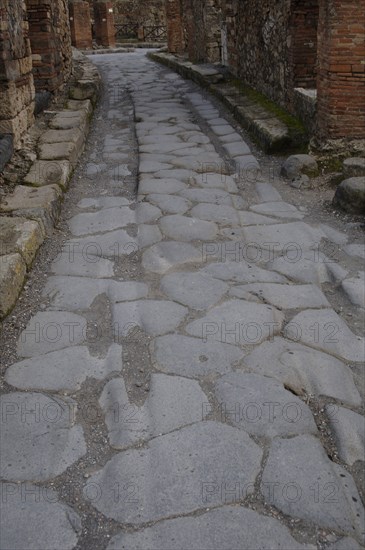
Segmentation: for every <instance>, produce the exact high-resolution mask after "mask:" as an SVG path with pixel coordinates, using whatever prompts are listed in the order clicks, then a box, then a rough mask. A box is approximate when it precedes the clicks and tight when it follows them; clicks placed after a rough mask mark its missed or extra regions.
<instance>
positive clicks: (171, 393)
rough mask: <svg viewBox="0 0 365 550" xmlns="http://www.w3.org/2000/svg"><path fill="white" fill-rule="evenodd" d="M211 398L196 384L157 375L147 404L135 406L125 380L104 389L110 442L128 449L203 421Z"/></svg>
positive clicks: (109, 384)
mask: <svg viewBox="0 0 365 550" xmlns="http://www.w3.org/2000/svg"><path fill="white" fill-rule="evenodd" d="M206 400H207V398H206V396H205V394H204V393H203V392H202V390H201V389H200V386H199V383H198V382H197V381H195V380H187V379H185V378H180V377H177V376H167V375H165V374H153V375H152V377H151V385H150V392H149V394H148V398H147V400H146V402H145V404H144V405H143V406H141V407H138V406H137V405H133V403H130V401H129V399H128V394H127V391H126V388H125V384H124V381H123V379H122V378H114V379H113V380H111V381H110V382H108V384H107V385H106V386H105V387H104V390H103V393H102V394H101V397H100V405H101V407H102V409H103V411H104V414H105V422H106V425H107V427H108V431H109V442H110V445H111V446H112V447H113V448H116V449H124V448H127V447H129V446H131V445H134V444H135V443H137V442H139V441H144V440H148V439H151V438H152V437H156V436H160V435H162V434H166V433H169V432H172V431H174V430H177V429H178V428H181V427H182V426H186V425H189V424H193V423H194V422H200V421H201V420H202V408H203V407H202V403H204V402H206Z"/></svg>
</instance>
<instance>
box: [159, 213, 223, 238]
mask: <svg viewBox="0 0 365 550" xmlns="http://www.w3.org/2000/svg"><path fill="white" fill-rule="evenodd" d="M191 213H192V214H193V215H194V208H193V210H192V212H191ZM159 226H160V229H161V231H162V232H163V233H164V235H165V236H166V237H167V238H169V239H174V240H176V241H185V242H189V241H198V240H202V241H211V240H213V239H214V238H215V237H216V235H217V231H218V228H217V226H216V224H215V223H213V222H211V221H203V220H201V219H199V218H198V217H191V218H190V217H187V216H180V215H179V214H175V215H172V216H164V217H163V218H161V220H160V221H159Z"/></svg>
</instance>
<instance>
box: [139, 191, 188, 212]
mask: <svg viewBox="0 0 365 550" xmlns="http://www.w3.org/2000/svg"><path fill="white" fill-rule="evenodd" d="M148 200H149V201H151V202H153V203H154V204H157V206H158V207H159V208H161V210H163V211H164V212H166V213H168V214H185V212H186V211H187V210H189V208H190V207H191V202H190V201H188V200H187V199H184V198H183V197H176V196H173V195H163V194H158V193H152V194H150V195H148Z"/></svg>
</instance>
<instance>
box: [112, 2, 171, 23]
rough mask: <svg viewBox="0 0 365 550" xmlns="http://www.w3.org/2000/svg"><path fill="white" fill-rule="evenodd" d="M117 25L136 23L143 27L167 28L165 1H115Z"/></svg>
mask: <svg viewBox="0 0 365 550" xmlns="http://www.w3.org/2000/svg"><path fill="white" fill-rule="evenodd" d="M113 3H114V10H115V20H116V22H117V23H136V24H138V25H141V26H147V27H148V26H154V25H162V26H166V9H165V1H164V0H144V1H143V2H141V1H140V0H114V2H113Z"/></svg>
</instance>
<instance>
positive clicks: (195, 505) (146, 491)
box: [85, 422, 262, 525]
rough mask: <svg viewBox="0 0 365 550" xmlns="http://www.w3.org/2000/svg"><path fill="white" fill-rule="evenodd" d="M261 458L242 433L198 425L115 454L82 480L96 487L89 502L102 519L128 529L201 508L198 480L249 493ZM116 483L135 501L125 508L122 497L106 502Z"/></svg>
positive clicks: (213, 500) (217, 500) (217, 501)
mask: <svg viewBox="0 0 365 550" xmlns="http://www.w3.org/2000/svg"><path fill="white" fill-rule="evenodd" d="M261 457H262V451H261V449H260V447H258V445H256V443H254V442H253V441H252V439H250V437H249V436H248V435H247V434H246V433H245V432H243V431H242V430H238V429H236V428H232V427H230V426H223V425H222V424H218V423H216V422H202V423H199V424H195V425H193V426H190V427H187V428H182V429H181V430H179V431H177V432H174V433H171V434H168V435H164V436H161V437H157V438H155V439H153V440H152V441H151V442H150V443H149V446H148V448H146V449H141V450H129V451H124V452H122V453H119V454H118V455H116V456H115V457H114V458H112V459H111V460H110V461H109V462H108V463H107V464H106V465H105V466H104V468H103V469H102V470H101V471H100V472H98V473H96V474H94V475H93V476H91V478H90V480H89V481H88V484H89V483H92V484H95V483H97V484H99V486H100V488H101V489H102V490H101V498H100V499H97V500H94V501H93V502H92V504H93V506H95V507H96V508H97V509H98V510H99V511H101V512H102V513H103V514H105V515H106V516H107V517H111V518H113V519H115V520H116V521H119V522H121V523H131V524H134V525H138V524H141V523H146V522H148V521H156V520H157V519H160V518H161V519H162V518H166V517H168V516H176V515H177V514H187V513H189V512H193V511H194V510H199V509H202V508H206V504H205V503H204V502H203V497H202V484H203V483H204V482H207V483H210V482H213V483H218V484H219V485H221V484H225V483H227V484H229V483H234V484H236V483H238V484H239V485H240V486H242V487H243V486H244V487H247V492H248V493H250V492H251V491H252V486H250V484H251V483H253V482H254V481H255V478H256V476H257V474H258V472H259V468H260V460H261ZM227 464H230V465H231V467H230V468H227ZM151 472H153V473H154V474H153V476H151ZM116 483H119V484H120V485H119V486H120V487H123V486H124V485H125V484H126V483H128V484H129V486H130V484H133V485H134V487H135V489H136V492H135V499H134V501H133V502H131V503H128V506H126V505H125V502H124V499H122V498H121V499H118V503H115V502H114V500H113V499H112V498H110V497H111V495H112V494H113V493H112V491H113V487H114V488H115V484H116ZM88 484H86V485H85V489H86V490H87V487H88ZM238 498H240V497H239V496H238V497H236V500H237V499H238ZM220 503H221V496H220V495H219V494H216V495H213V496H212V498H211V500H210V505H211V506H216V505H218V504H220Z"/></svg>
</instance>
